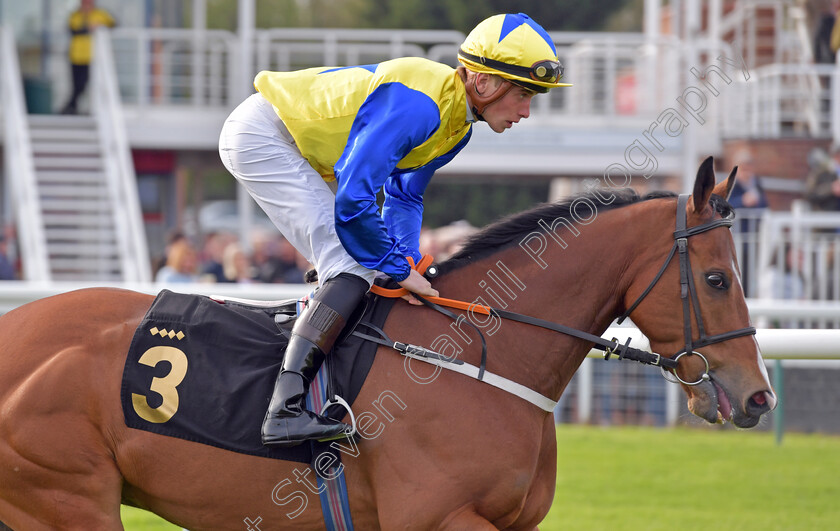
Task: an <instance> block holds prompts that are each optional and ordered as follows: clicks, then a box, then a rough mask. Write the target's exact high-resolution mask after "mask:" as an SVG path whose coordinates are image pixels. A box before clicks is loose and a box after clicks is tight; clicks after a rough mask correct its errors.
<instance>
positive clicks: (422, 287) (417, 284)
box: [398, 269, 439, 305]
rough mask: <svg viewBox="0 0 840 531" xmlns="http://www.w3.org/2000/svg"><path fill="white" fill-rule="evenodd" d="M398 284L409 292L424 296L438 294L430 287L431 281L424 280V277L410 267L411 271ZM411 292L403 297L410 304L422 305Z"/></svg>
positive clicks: (435, 295)
mask: <svg viewBox="0 0 840 531" xmlns="http://www.w3.org/2000/svg"><path fill="white" fill-rule="evenodd" d="M398 284H399V285H400V286H402V287H404V288H405V289H407V290H408V291H410V292H411V293H416V294H418V295H422V296H424V297H437V296H438V295H439V293H438V291H437V290H436V289H435V288H433V287H432V285H431V283H429V281H428V280H426V277H424V276H423V275H421V274H420V273H418V272H417V271H416V270H414V269H412V270H411V273H409V275H408V277H406V279H405V280H402V281H400V282H398ZM411 293H409V294H407V295H403V297H402V298H403V299H405V300H407V301H408V302H410V303H411V304H415V305H422V304H423V303H422V302H420V301H419V300H417V299H416V298H414V296H413V295H411Z"/></svg>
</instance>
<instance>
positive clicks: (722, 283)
mask: <svg viewBox="0 0 840 531" xmlns="http://www.w3.org/2000/svg"><path fill="white" fill-rule="evenodd" d="M706 283H707V284H709V285H710V286H711V287H713V288H715V289H727V288H729V282H728V281H727V280H726V277H725V276H723V275H722V274H721V273H709V274H707V275H706Z"/></svg>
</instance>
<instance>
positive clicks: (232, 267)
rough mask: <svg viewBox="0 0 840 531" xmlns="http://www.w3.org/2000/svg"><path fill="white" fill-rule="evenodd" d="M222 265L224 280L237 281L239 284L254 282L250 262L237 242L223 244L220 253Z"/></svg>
mask: <svg viewBox="0 0 840 531" xmlns="http://www.w3.org/2000/svg"><path fill="white" fill-rule="evenodd" d="M222 266H223V270H224V281H225V282H237V283H239V284H250V283H252V282H254V272H253V268H252V267H251V263H250V262H249V261H248V257H247V256H246V255H245V252H244V251H243V250H242V247H241V246H240V245H239V244H238V243H236V242H231V243H229V244H227V246H225V250H224V253H223V255H222Z"/></svg>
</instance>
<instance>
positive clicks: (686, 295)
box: [353, 194, 755, 386]
mask: <svg viewBox="0 0 840 531" xmlns="http://www.w3.org/2000/svg"><path fill="white" fill-rule="evenodd" d="M688 198H689V195H688V194H682V195H680V196H679V198H678V199H677V221H676V229H675V230H674V245H673V246H672V247H671V251H670V252H669V253H668V257H667V258H666V259H665V263H664V264H662V267H660V268H659V272H658V273H656V276H655V277H654V278H653V280H652V281H651V283H650V284H649V285H648V287H647V288H646V289H645V290H644V291H643V292H642V294H641V295H639V297H638V298H637V299H636V301H635V302H634V303H633V304H631V305H630V307H629V308H628V309H627V311H626V312H624V314H623V315H622V316H621V317H619V319H618V323H619V324H621V323H622V322H623V321H624V320H625V319H626V318H627V317H628V316H629V315H630V314H631V313H632V312H633V310H635V309H636V307H637V306H639V304H640V303H641V302H642V300H644V298H645V297H647V295H648V294H649V293H650V292H651V290H653V288H654V286H656V284H657V283H658V282H659V279H660V278H662V275H663V274H664V273H665V270H666V269H667V268H668V265H669V264H670V263H671V260H672V259H673V258H674V256H675V255H677V256H678V260H679V265H680V298H681V299H682V308H683V334H684V336H685V347H684V348H683V349H682V350H680V351H678V352H677V353H675V354H674V355H673V356H670V357H668V356H662V355H660V354H656V353H652V352H647V351H644V350H641V349H637V348H634V347H631V346H630V339H628V340H627V341H626V342H625V343H624V344H622V343H620V342H619V341H618V339H616V338H613V339H612V341H609V340H606V339H604V338H602V337H600V336H596V335H594V334H590V333H588V332H584V331H582V330H577V329H575V328H571V327H569V326H565V325H561V324H559V323H553V322H551V321H546V320H544V319H539V318H536V317H531V316H528V315H523V314H520V313H515V312H510V311H507V310H502V309H499V308H492V307H487V306H480V305H471V306H470V311H473V310H481V312H480V313H484V314H492V315H494V316H496V317H499V318H501V319H507V320H510V321H516V322H520V323H525V324H529V325H533V326H538V327H540V328H545V329H547V330H553V331H555V332H560V333H562V334H566V335H569V336H572V337H576V338H578V339H582V340H584V341H588V342H590V343H593V344H594V345H593V347H594V348H596V349H598V350H602V351H604V359H607V360H609V359H610V358H611V357H616V358H618V359H629V360H633V361H638V362H640V363H643V364H646V365H654V366H656V367H659V368H660V369H661V370H662V374H663V375H664V376H665V378H666V379H667V380H669V381H671V382H674V383H682V384H684V385H688V386H693V385H699V384H701V383H703V382H707V381H709V380H711V376H710V375H709V371H710V367H709V360H708V359H707V358H706V356H704V355H703V354H701V353H700V352H697V350H695V349H698V348H702V347H706V346H708V345H713V344H715V343H721V342H723V341H727V340H730V339H735V338H737V337H742V336H748V335H754V334H755V328H753V327H751V326H749V327H745V328H739V329H738V330H733V331H731V332H724V333H723V334H717V335H713V336H709V335H706V329H705V327H704V326H703V317H702V315H701V314H700V302H699V300H698V298H697V288H696V287H695V285H694V278H693V276H692V274H691V260H690V259H689V256H688V239H689V238H690V237H692V236H696V235H697V234H702V233H704V232H706V231H710V230H712V229H716V228H718V227H731V226H732V222H733V220H734V217H735V216H734V214H729V215H727V216H725V217H722V218H720V219H715V220H712V221H710V222H708V223H704V224H702V225H698V226H696V227H691V228H690V229H689V228H686V205H688ZM436 274H437V273H436V272H434V271H433V269H432V268H429V270H428V271H427V276H430V277H434V276H435V275H436ZM414 296H415V297H416V298H417V299H419V300H420V301H421V302H422V303H423V304H425V305H426V306H428V307H430V308H432V309H434V310H436V311H437V312H439V313H441V314H443V315H445V316H447V317H449V318H450V319H452V320H454V321H457V322H461V323H462V324H466V325H468V326H470V327H472V328H473V329H475V331H476V332H477V333H478V335H479V337H480V338H481V364H480V366H479V367H478V368H477V369H478V371H477V376H476V379H478V380H483V378H484V374H485V369H486V365H487V343H486V341H485V339H484V334H482V333H481V330H480V329H479V327H477V326H476V325H474V324H473V323H471V322H470V321H469V320H468V319H463V317H461V318H460V320H459V316H457V315H456V314H454V313H453V312H451V311H449V310H448V309H446V308H443V307H442V306H440V305H439V304H436V303H434V302H432V301H430V300H427V299H425V298H423V297H421V296H419V295H417V294H416V293H415V294H414ZM450 302H451V301H450ZM692 306H693V307H694V317H695V321H696V323H697V330H698V332H699V334H700V337H699V338H698V339H696V340H695V339H693V334H692V326H691V307H692ZM362 325H363V326H365V327H367V328H369V329H372V330H374V331H375V332H376V333H377V334H378V335H379V336H380V337H375V336H371V335H368V334H365V333H362V332H360V331H358V330H356V331H354V332H353V334H354V335H356V336H358V337H361V338H363V339H366V340H368V341H373V342H376V343H379V344H381V345H385V346H387V347H390V348H393V349H395V350H397V351H399V352H401V353H404V354H405V353H410V354H411V355H413V356H419V357H421V358H427V359H436V360H443V361H448V362H450V363H461V364H463V362H461V361H459V360H454V361H452V360H450V359H449V358H447V357H446V356H443V355H441V354H438V353H437V352H434V351H431V350H428V349H426V348H424V347H419V346H416V345H410V344H406V343H401V342H398V341H393V340H392V339H390V338H389V337H388V336H387V335H385V332H384V331H382V330H381V329H379V328H377V327H375V326H372V325H370V324H369V323H362ZM686 355H695V356H700V358H701V359H702V360H703V363H704V364H705V370H704V371H703V374H702V375H701V377H700V378H699V379H698V380H697V381H694V382H689V381H686V380H683V379H682V378H681V377H680V376H679V375H678V374H677V372H676V369H677V367H678V365H679V360H680V358H682V357H683V356H686ZM666 369H667V370H670V373H669V372H667V371H666Z"/></svg>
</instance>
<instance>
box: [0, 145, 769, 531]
mask: <svg viewBox="0 0 840 531" xmlns="http://www.w3.org/2000/svg"><path fill="white" fill-rule="evenodd" d="M734 175H735V172H734V171H733V172H732V174H731V175H730V176H729V178H728V179H727V180H726V181H724V182H721V183H720V184H719V185H717V186H715V177H714V172H713V170H712V163H711V158H709V159H707V160H706V161H705V162H704V163H703V164H702V165H701V167H700V170H699V172H698V174H697V179H696V181H695V184H694V189H693V194H692V195H691V197H690V198H689V199H688V200H687V201H685V200H683V201H682V202H678V199H677V198H676V197H673V196H670V197H669V196H665V195H664V194H655V195H654V196H653V197H646V198H639V197H638V196H636V195H635V193H625V192H621V191H618V190H611V189H601V190H600V191H593V192H590V193H588V194H584V195H581V196H578V197H577V199H575V200H571V201H566V202H562V203H557V204H546V205H542V206H539V207H537V208H535V209H533V210H530V211H528V212H524V213H522V214H519V215H515V216H512V217H510V218H508V219H505V220H502V221H500V222H497V223H496V224H494V225H492V226H490V227H488V228H486V229H485V230H483V231H482V232H480V233H478V234H477V235H476V236H475V237H474V238H473V239H472V240H471V241H470V242H469V243H467V244H466V246H465V247H464V248H463V249H462V251H460V252H459V253H458V254H457V255H456V256H454V257H453V258H451V259H450V260H448V261H447V262H444V263H443V264H441V267H440V275H439V276H438V277H437V278H435V279H434V285H435V287H436V288H437V289H438V290H439V291H440V292H441V294H443V295H444V296H448V297H452V298H456V299H461V300H465V301H473V300H478V301H480V303H481V304H496V305H499V304H500V303H501V304H502V305H503V306H504V307H506V310H507V311H510V312H517V313H520V314H524V315H528V316H533V317H538V318H541V319H544V320H550V321H552V322H556V323H562V324H563V325H565V326H569V327H572V328H575V329H578V330H581V331H584V332H587V333H590V334H595V335H600V334H601V333H603V332H604V330H606V328H607V327H608V326H609V324H610V323H611V322H612V321H613V320H614V319H615V318H616V317H618V316H619V315H621V314H622V313H623V312H625V311H627V310H629V309H632V312H631V315H630V317H631V318H632V320H633V321H634V323H635V324H636V325H638V327H639V328H640V329H641V330H642V331H643V332H644V333H645V334H646V335H647V336H648V338H649V339H650V343H651V347H652V349H653V351H654V352H657V353H661V354H662V355H663V356H670V357H672V358H673V357H674V354H675V353H682V354H681V355H680V357H679V359H678V363H677V368H676V369H675V370H674V375H675V376H676V377H679V379H680V381H681V382H682V383H681V385H682V388H683V390H684V391H685V393H686V396H687V400H688V406H689V409H690V410H691V411H692V412H693V413H694V414H695V415H698V416H700V417H702V418H703V419H705V420H707V421H709V422H719V421H721V420H731V421H732V422H733V423H734V424H735V425H737V426H739V427H751V426H754V425H755V424H756V423H757V422H758V421H759V418H760V416H761V415H762V414H764V413H766V412H768V411H769V410H771V409H772V408H773V406H774V404H775V401H776V398H775V395H774V393H773V390H772V388H771V386H770V383H769V381H768V378H767V373H766V371H765V369H764V365H763V362H762V359H761V355H760V352H759V348H758V344H757V343H756V341H755V337H754V335H752V334H751V333H750V331H751V330H752V329H750V328H749V323H750V317H749V314H748V311H747V306H746V304H745V301H744V293H743V289H742V287H741V281H740V278H739V273H738V271H739V270H738V266H737V263H736V258H735V249H734V245H733V242H732V237H731V235H730V233H729V231H728V230H726V228H725V225H726V224H727V223H725V222H724V221H722V220H724V219H725V218H727V216H729V214H731V210H729V209H728V205H727V204H726V203H725V200H724V199H721V198H726V197H728V195H729V192H730V191H731V187H732V185H733V183H734ZM713 194H714V196H719V197H713ZM596 202H597V203H596ZM584 206H588V209H587V208H584ZM593 208H594V210H593ZM679 208H682V214H683V215H682V216H681V215H680V212H679ZM576 209H577V210H576ZM681 217H682V218H683V219H685V221H686V224H687V226H686V227H684V230H683V231H682V232H680V231H679V230H678V231H677V232H678V233H679V234H678V236H680V234H681V235H682V238H678V242H679V240H681V239H682V240H683V241H682V243H679V245H678V243H675V241H674V233H675V226H676V225H677V224H678V223H679V221H680V218H681ZM728 219H729V220H730V223H731V216H729V217H728ZM564 220H566V221H564ZM688 242H690V243H688ZM678 246H679V247H685V253H683V252H682V249H681V250H680V255H679V257H676V258H674V257H675V256H676V255H675V251H674V249H676V248H677V247H678ZM669 249H670V253H669ZM683 257H684V259H683ZM666 258H667V260H666ZM672 258H673V259H672ZM678 261H680V262H682V261H685V262H686V263H687V264H688V265H687V266H685V267H680V264H679V263H678ZM663 263H664V264H665V265H664V266H663ZM684 265H685V264H684ZM689 266H690V267H689ZM686 267H688V269H686ZM503 272H504V273H506V274H507V277H506V278H507V279H508V280H504V281H503V282H501V283H493V282H487V280H499V279H503V277H502V276H501V274H502V273H503ZM494 275H495V277H494ZM681 275H682V276H683V277H684V278H683V279H682V280H683V281H684V282H683V284H684V285H686V286H688V288H689V289H688V291H689V292H690V293H688V296H687V299H688V300H689V304H688V305H686V303H685V302H684V301H685V300H686V298H682V299H681V293H680V285H681V278H680V277H681ZM511 279H514V280H511ZM685 282H688V284H685ZM494 286H495V287H494ZM503 287H507V288H509V289H508V290H505V289H503ZM683 291H685V290H683ZM683 295H686V294H685V293H683ZM636 301H638V304H635V302H636ZM151 302H152V297H151V296H149V295H144V294H140V293H134V292H130V291H124V290H116V289H86V290H79V291H74V292H70V293H66V294H62V295H57V296H54V297H49V298H46V299H42V300H39V301H35V302H32V303H30V304H27V305H24V306H22V307H20V308H17V309H15V310H13V311H11V312H9V313H7V314H6V315H4V316H3V317H2V318H0V339H1V341H0V520H2V521H3V522H5V523H6V524H8V525H9V526H11V527H12V528H13V529H22V530H40V529H85V530H90V529H122V524H121V521H120V504H121V503H123V504H128V505H133V506H137V507H142V508H145V509H148V510H149V511H151V512H153V513H156V514H158V515H160V516H162V517H164V518H165V519H167V520H169V521H171V522H173V523H176V524H178V525H180V526H183V527H185V528H188V529H191V530H198V529H236V530H241V529H323V528H324V523H323V519H322V515H321V510H320V507H319V501H318V496H317V495H316V496H313V495H312V494H311V493H309V494H308V495H307V490H306V489H305V488H304V487H303V486H300V485H293V486H289V487H288V488H287V489H286V490H285V491H282V492H278V486H279V485H288V483H282V480H284V479H286V478H288V479H291V480H294V479H295V477H296V473H297V474H298V475H300V474H301V472H302V471H301V468H300V464H299V463H290V462H286V461H281V460H274V459H265V458H260V457H254V456H250V455H244V454H240V453H234V452H231V451H226V450H222V449H220V448H215V447H212V446H205V445H201V444H197V443H194V442H190V441H186V440H182V439H177V438H172V437H165V436H161V435H158V434H154V433H149V432H146V431H140V430H134V429H129V428H127V427H126V426H125V424H124V418H123V413H122V411H121V408H120V401H119V396H120V378H121V374H122V371H123V366H124V364H125V353H126V351H127V349H128V346H129V342H130V341H131V338H132V334H133V333H134V331H135V329H136V328H137V326H138V323H140V321H141V320H142V319H143V317H144V314H145V313H146V311H147V309H148V308H149V307H150V304H151ZM684 311H685V312H687V313H685V314H684V313H683V312H684ZM701 323H702V325H701ZM482 326H483V328H482V330H483V332H484V335H485V336H486V344H487V353H488V354H487V363H486V368H487V371H488V372H491V371H492V372H493V373H495V374H498V375H501V376H504V377H505V378H508V379H510V380H513V381H515V382H518V383H519V384H522V385H523V386H526V387H528V388H530V389H532V390H534V391H536V392H537V393H539V394H542V395H544V396H546V397H550V398H552V399H554V400H557V399H558V398H559V397H560V395H561V393H562V392H563V390H564V388H565V387H566V385H567V384H568V383H569V380H570V379H571V378H572V375H573V374H574V372H575V370H576V369H577V368H578V366H579V365H580V364H581V362H582V361H583V359H584V358H585V356H586V354H587V352H588V351H589V350H590V347H591V346H592V343H591V342H587V341H585V340H581V339H578V338H575V337H572V336H570V335H566V334H561V333H557V332H555V331H551V330H547V329H544V328H540V327H535V326H532V325H529V324H525V323H520V322H514V321H509V320H499V321H494V322H493V323H492V326H490V325H488V324H484V325H482ZM701 326H702V328H703V330H700V327H701ZM686 328H687V330H686ZM384 330H385V332H386V333H387V334H388V335H389V336H391V337H393V338H395V339H397V340H399V341H404V342H410V343H413V344H416V345H431V344H433V343H434V342H435V339H436V338H439V337H440V336H441V334H442V333H443V332H446V333H448V334H449V336H450V337H452V338H456V337H458V333H457V331H456V330H454V328H453V323H452V322H451V320H449V319H448V318H447V317H445V316H443V315H441V314H439V313H437V312H435V311H433V310H432V309H429V308H426V307H415V306H412V305H408V304H405V303H403V302H401V301H400V302H399V303H398V304H396V305H395V307H394V308H393V309H392V311H391V313H390V315H389V317H388V319H387V321H386V323H385V326H384ZM733 331H735V332H737V333H734V332H733ZM744 331H746V332H744ZM686 333H687V335H686ZM704 334H712V335H704ZM703 337H706V338H707V340H703ZM476 338H477V336H476V335H475V334H473V335H472V340H471V342H470V343H468V342H467V341H466V340H464V339H462V340H461V341H460V347H461V348H462V351H461V352H459V353H458V355H459V358H460V359H462V360H464V361H466V362H469V363H472V364H478V363H479V359H480V357H481V347H480V341H478V340H477V339H476ZM687 343H688V347H687V346H686V344H687ZM405 359H406V358H403V357H401V356H399V355H396V354H395V353H394V352H392V351H389V350H387V349H384V348H382V347H381V348H380V349H379V352H378V354H377V356H376V360H375V363H374V365H373V367H372V369H371V371H370V373H369V376H368V378H367V380H366V382H365V384H364V386H363V387H362V390H361V392H360V394H359V396H358V397H357V399H356V401H355V403H354V408H356V409H357V410H361V409H366V408H368V409H370V404H372V403H374V402H376V401H377V399H378V397H382V396H392V397H398V398H399V402H400V403H401V406H400V407H394V404H393V403H392V404H390V407H389V408H388V412H389V415H384V414H382V415H380V416H379V417H378V418H371V417H368V418H367V421H368V425H375V427H376V428H377V433H378V435H377V436H376V437H367V438H365V439H364V440H362V441H360V442H359V445H358V452H357V454H356V455H354V456H352V457H346V456H345V459H344V463H343V464H344V473H345V474H346V480H347V487H348V492H349V496H350V508H351V511H352V517H353V521H354V525H355V527H356V528H357V529H365V530H368V529H422V530H426V529H444V530H456V529H457V530H461V529H471V530H480V529H487V530H490V529H511V530H529V531H530V530H533V529H536V527H537V526H538V524H539V523H540V522H541V521H542V520H543V518H544V517H545V515H546V514H547V512H548V510H549V507H550V505H551V502H552V499H553V497H554V492H555V474H556V453H557V448H556V433H555V426H554V419H553V416H552V415H551V413H550V412H547V411H544V410H543V409H540V408H538V407H536V406H534V405H533V404H531V403H529V402H527V401H525V400H522V399H521V398H519V397H517V396H514V395H512V394H509V393H506V392H504V391H502V390H499V389H497V388H495V387H492V386H490V385H487V384H485V383H483V382H480V381H477V380H475V379H470V378H468V377H466V376H463V375H460V374H456V373H455V372H450V371H446V370H443V371H439V372H438V373H433V372H432V369H433V367H432V366H430V365H423V364H417V365H416V366H414V367H413V368H412V369H411V371H407V370H406V367H407V365H406V363H405ZM612 363H615V362H612ZM651 370H655V369H651ZM386 391H387V392H390V393H391V395H383V393H385V392H386ZM394 402H396V400H394ZM380 405H381V404H380ZM371 411H373V410H371ZM345 420H346V419H345ZM254 429H255V430H259V426H254ZM368 433H369V434H370V432H368ZM310 478H311V476H310ZM289 483H292V481H290V482H289ZM296 488H297V489H298V490H295V489H296ZM293 495H294V496H293ZM281 502H286V503H289V504H290V505H285V504H284V503H281ZM292 502H294V503H292ZM292 509H294V510H295V511H294V512H295V514H294V516H291V514H292V512H293V511H292ZM258 523H259V525H258Z"/></svg>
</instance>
